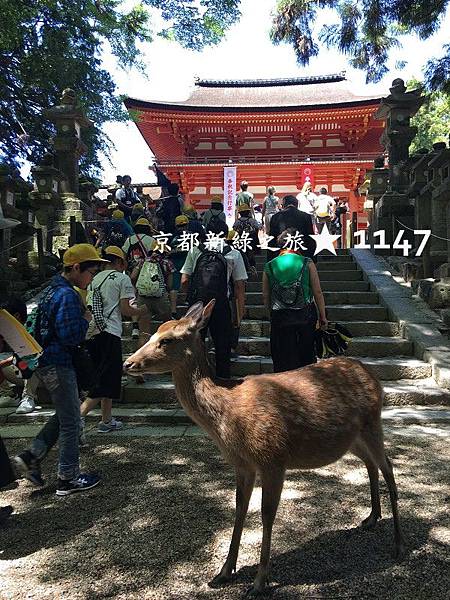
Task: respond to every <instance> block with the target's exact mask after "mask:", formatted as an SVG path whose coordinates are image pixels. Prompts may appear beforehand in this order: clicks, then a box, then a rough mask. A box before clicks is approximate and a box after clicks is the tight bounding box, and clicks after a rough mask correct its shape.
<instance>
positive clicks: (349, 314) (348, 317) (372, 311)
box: [327, 304, 388, 322]
mask: <svg viewBox="0 0 450 600" xmlns="http://www.w3.org/2000/svg"><path fill="white" fill-rule="evenodd" d="M327 317H328V319H329V320H330V321H338V322H341V321H365V320H367V321H386V320H387V319H388V315H387V310H386V308H385V307H384V306H379V305H378V304H375V305H373V306H361V305H359V304H346V305H341V306H338V305H336V306H330V307H329V308H328V309H327Z"/></svg>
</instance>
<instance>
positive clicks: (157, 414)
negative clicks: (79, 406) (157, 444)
mask: <svg viewBox="0 0 450 600" xmlns="http://www.w3.org/2000/svg"><path fill="white" fill-rule="evenodd" d="M426 381H427V383H426V385H425V386H424V388H423V389H422V390H420V391H418V390H417V387H416V386H415V385H414V383H415V382H414V381H413V382H407V381H403V382H400V383H399V384H395V385H390V384H389V385H385V386H384V390H385V403H384V408H383V410H382V419H383V422H384V423H385V424H389V425H395V424H400V423H401V424H403V425H409V424H431V423H434V424H438V423H441V424H443V423H449V422H450V411H449V405H450V393H448V392H447V393H441V390H440V389H439V388H437V386H436V385H433V382H428V380H426ZM408 399H410V400H411V401H414V404H411V403H407V402H406V401H407V400H408ZM428 407H430V408H428ZM431 407H432V408H431ZM113 410H114V415H115V417H116V418H117V419H120V420H121V421H123V422H124V423H126V424H127V423H140V424H148V425H155V426H171V425H189V424H191V423H192V422H191V420H190V418H189V417H188V416H187V415H186V413H185V411H184V409H183V408H181V406H180V405H179V404H178V401H177V403H176V405H164V404H163V405H160V406H151V407H144V406H142V405H140V404H130V405H127V406H126V407H124V406H117V405H116V406H115V407H114V408H113ZM53 412H54V411H53V409H51V408H50V407H42V408H41V409H40V410H36V411H34V412H32V413H29V414H27V415H16V414H15V413H12V414H10V415H9V416H8V420H7V424H5V423H3V427H2V435H5V437H8V435H7V434H8V426H9V425H11V426H14V425H16V426H17V425H31V424H43V423H45V422H46V421H47V420H48V419H49V417H50V416H51V415H52V414H53ZM99 418H100V413H99V411H98V410H94V411H92V413H90V414H89V415H88V416H87V418H86V428H87V430H88V431H89V430H91V429H92V428H93V427H95V425H96V424H97V423H98V421H99ZM112 436H114V434H112ZM108 439H110V438H109V437H108Z"/></svg>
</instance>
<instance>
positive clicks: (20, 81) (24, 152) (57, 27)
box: [0, 0, 240, 175]
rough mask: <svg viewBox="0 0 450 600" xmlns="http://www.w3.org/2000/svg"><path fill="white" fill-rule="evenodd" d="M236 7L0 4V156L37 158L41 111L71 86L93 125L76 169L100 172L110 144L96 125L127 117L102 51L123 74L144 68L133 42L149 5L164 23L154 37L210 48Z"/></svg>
mask: <svg viewBox="0 0 450 600" xmlns="http://www.w3.org/2000/svg"><path fill="white" fill-rule="evenodd" d="M239 2H240V0H200V2H198V1H197V0H187V1H186V0H141V1H140V2H139V1H138V0H136V5H135V6H134V7H133V8H132V9H131V10H130V9H128V10H126V4H127V5H129V4H130V3H129V2H127V3H124V2H123V0H76V1H75V0H0V15H1V27H0V154H2V155H3V157H5V158H6V159H7V160H10V161H12V162H15V161H17V160H18V159H21V158H28V159H29V160H31V161H33V162H35V161H37V160H38V159H39V158H40V156H42V154H43V153H44V152H45V151H46V150H47V149H48V140H49V137H50V136H51V134H52V129H51V126H50V125H49V124H48V123H47V122H46V121H45V120H44V119H42V118H41V116H40V112H41V110H42V108H46V107H49V106H52V105H54V104H56V103H57V102H58V100H59V97H60V95H61V91H62V90H63V89H64V88H67V87H71V88H73V89H74V90H75V91H76V93H77V95H78V98H79V100H80V104H81V106H82V107H83V108H84V109H85V110H86V112H87V114H88V116H89V117H90V118H91V119H92V120H93V121H94V122H95V127H94V128H92V129H91V130H90V131H88V132H87V136H85V140H86V141H87V144H88V149H89V151H88V154H87V156H86V157H84V159H83V163H82V169H83V170H84V172H85V173H86V174H90V175H93V174H94V175H95V174H98V172H99V166H100V160H99V158H100V155H101V154H105V153H106V154H108V152H109V149H110V147H111V141H110V140H108V139H107V137H106V136H105V135H104V134H102V131H101V128H102V125H103V124H104V123H106V122H108V121H114V120H125V119H127V118H128V114H127V112H126V111H125V109H124V107H123V104H122V100H121V98H120V96H119V95H118V94H117V90H116V85H115V83H114V81H113V79H112V77H111V74H110V73H109V72H108V71H107V70H106V69H105V68H104V66H103V65H102V54H103V52H104V51H105V50H108V48H110V50H111V52H112V53H113V54H114V55H115V57H116V58H117V61H118V64H119V65H120V66H121V67H123V68H124V69H131V68H132V67H137V68H141V69H142V68H143V65H142V62H141V58H142V56H141V53H140V51H139V44H140V43H141V42H150V41H151V35H150V33H149V30H150V25H151V23H150V19H151V14H152V13H151V12H150V11H149V9H150V8H156V9H160V12H161V15H162V18H163V19H164V21H165V22H166V23H167V27H165V28H164V29H163V30H162V31H161V32H159V35H162V36H164V37H166V38H170V39H174V40H177V41H179V42H180V43H181V44H182V45H183V46H185V47H188V48H193V49H201V48H203V47H204V46H205V45H209V44H216V43H217V42H218V41H219V40H220V39H221V37H222V36H223V35H224V32H225V31H226V29H227V28H228V27H229V26H230V25H231V24H232V23H233V22H234V21H235V20H236V19H237V18H238V17H239V15H240V13H239V10H238V7H239ZM24 132H26V133H27V134H28V139H27V142H26V143H24V136H23V133H24ZM86 137H87V139H86Z"/></svg>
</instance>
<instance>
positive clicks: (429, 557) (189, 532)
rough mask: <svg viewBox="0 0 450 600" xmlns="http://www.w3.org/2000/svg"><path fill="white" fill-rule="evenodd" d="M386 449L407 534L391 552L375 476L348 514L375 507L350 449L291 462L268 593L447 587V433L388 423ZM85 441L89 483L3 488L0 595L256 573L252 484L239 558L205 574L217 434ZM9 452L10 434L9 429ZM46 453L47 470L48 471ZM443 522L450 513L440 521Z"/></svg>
mask: <svg viewBox="0 0 450 600" xmlns="http://www.w3.org/2000/svg"><path fill="white" fill-rule="evenodd" d="M392 439H393V442H392V444H391V447H390V448H389V454H390V455H391V457H392V458H393V461H394V465H395V471H396V475H397V482H398V487H399V490H400V511H401V515H402V522H403V528H404V532H405V537H406V542H407V555H406V557H405V558H404V560H403V561H402V562H396V561H394V560H393V559H392V557H391V553H392V548H393V527H392V518H391V512H390V507H389V504H388V502H387V491H386V488H385V486H384V485H383V486H382V488H381V490H382V497H383V519H382V520H381V521H380V522H379V523H378V525H377V527H376V529H375V530H373V531H362V530H361V529H359V528H357V525H358V524H359V522H360V521H361V520H362V519H363V518H364V517H365V516H367V514H368V512H369V510H370V495H369V486H368V481H367V476H366V473H365V469H364V467H363V466H362V467H361V465H360V463H359V461H358V460H357V459H353V458H351V457H348V458H345V459H344V460H342V461H340V462H339V463H336V464H335V465H332V466H330V467H327V468H325V469H320V470H317V471H313V472H304V473H301V472H291V473H289V476H288V479H287V481H286V485H285V490H284V493H283V498H282V503H281V505H280V509H279V513H278V516H277V521H276V524H275V529H274V539H273V562H272V572H271V581H272V583H271V589H270V591H269V593H268V594H267V597H268V598H275V599H281V598H283V599H284V598H286V599H288V600H289V599H291V598H292V599H294V598H295V599H299V598H313V597H314V598H317V597H319V598H320V597H323V598H331V597H349V598H351V597H355V598H389V599H391V598H395V599H402V600H403V599H405V600H406V599H408V600H410V599H413V598H420V599H421V598H423V599H424V600H425V599H427V600H428V599H429V598H433V600H436V599H438V600H439V599H440V598H442V599H443V598H447V597H448V589H449V581H448V572H449V570H448V564H446V561H447V560H448V543H449V537H448V529H447V530H446V529H445V525H446V523H445V522H444V519H445V518H446V510H447V506H446V502H445V500H446V498H447V499H448V491H447V488H446V481H448V474H447V470H446V464H445V460H444V457H443V452H444V451H445V450H446V445H445V440H444V439H437V438H431V437H430V438H423V439H421V440H414V439H412V438H403V437H400V436H394V437H393V438H392ZM103 441H104V440H103V439H102V440H100V439H98V440H97V442H99V443H98V445H96V446H93V447H92V448H91V449H89V450H88V452H87V454H86V455H85V461H84V462H85V466H87V467H88V468H91V469H92V468H96V469H98V470H100V471H101V473H102V475H103V477H104V480H103V482H102V484H101V486H99V487H98V488H96V489H95V490H92V491H90V492H88V493H86V494H80V495H74V496H72V497H69V498H62V499H58V498H56V496H55V494H54V491H55V490H54V487H51V486H50V487H48V488H45V489H44V490H42V491H32V488H30V487H28V485H27V484H24V483H22V484H21V485H20V486H19V488H18V489H17V490H11V491H8V492H6V493H2V500H1V504H4V503H7V502H11V503H12V504H14V505H15V508H16V514H15V515H14V516H13V518H12V519H11V521H10V523H9V524H8V525H7V527H5V528H4V529H2V530H1V535H0V569H1V572H2V577H1V578H0V597H2V594H5V592H7V593H8V594H9V595H8V596H6V597H8V598H11V599H16V598H17V599H19V598H20V599H21V598H25V597H26V596H27V594H28V593H30V592H33V593H34V594H35V597H38V598H40V599H46V598H52V599H53V598H58V597H60V596H62V595H65V596H66V597H68V598H70V600H72V599H73V600H78V599H82V600H94V598H95V600H98V599H103V598H117V599H118V600H122V599H124V600H125V599H127V600H137V599H139V600H140V599H146V598H148V599H155V600H156V599H157V600H166V599H168V600H188V599H189V600H190V599H197V600H207V599H211V600H213V599H214V600H215V599H219V598H220V599H221V600H235V599H238V598H242V597H243V595H244V593H245V591H246V590H247V589H248V587H249V585H250V584H251V581H252V579H253V577H254V575H255V574H256V567H257V560H258V552H259V544H260V540H261V528H260V517H259V511H258V508H259V506H258V503H259V499H260V491H259V490H255V493H254V498H253V500H252V504H251V507H250V512H249V518H248V523H247V528H246V530H245V533H244V536H243V541H242V547H241V554H240V557H239V561H238V572H237V574H236V576H235V579H234V581H233V582H232V583H231V584H230V585H229V586H226V587H224V588H222V589H210V588H208V586H207V582H208V581H209V580H210V579H211V578H212V577H213V576H214V575H215V574H216V572H217V571H218V570H219V569H220V567H221V564H222V562H223V560H224V559H225V556H226V552H227V547H228V542H229V538H230V534H231V527H232V522H233V515H234V508H233V506H234V479H233V472H232V469H231V468H230V467H228V466H227V465H225V464H224V463H223V461H222V459H221V457H220V456H219V454H218V451H217V450H216V449H215V447H214V446H213V444H212V443H211V442H209V441H208V440H207V439H205V438H202V437H193V438H182V439H173V438H167V439H156V438H153V439H152V438H147V439H145V438H134V439H131V438H108V443H107V444H105V443H100V442H103ZM8 446H9V450H10V452H11V453H13V452H15V451H17V450H19V449H20V448H21V445H20V443H19V442H17V441H14V442H13V441H10V442H8ZM55 459H56V456H55V455H51V456H50V457H49V460H48V463H47V465H46V472H47V473H48V475H49V476H50V478H51V474H52V473H53V472H54V468H55ZM447 524H448V523H447Z"/></svg>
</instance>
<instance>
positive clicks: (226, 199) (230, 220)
mask: <svg viewBox="0 0 450 600" xmlns="http://www.w3.org/2000/svg"><path fill="white" fill-rule="evenodd" d="M235 208H236V167H224V169H223V210H224V212H225V216H226V219H227V225H228V227H230V228H231V227H233V224H234V221H235V218H234V217H235Z"/></svg>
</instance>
